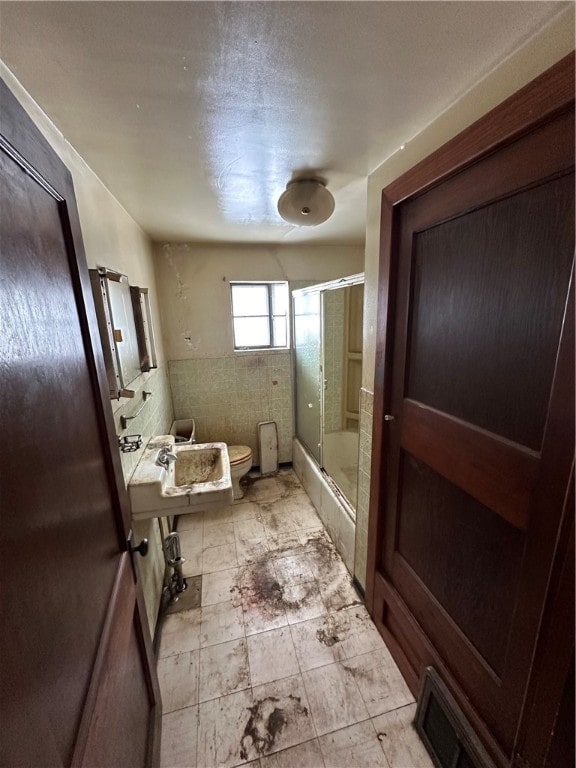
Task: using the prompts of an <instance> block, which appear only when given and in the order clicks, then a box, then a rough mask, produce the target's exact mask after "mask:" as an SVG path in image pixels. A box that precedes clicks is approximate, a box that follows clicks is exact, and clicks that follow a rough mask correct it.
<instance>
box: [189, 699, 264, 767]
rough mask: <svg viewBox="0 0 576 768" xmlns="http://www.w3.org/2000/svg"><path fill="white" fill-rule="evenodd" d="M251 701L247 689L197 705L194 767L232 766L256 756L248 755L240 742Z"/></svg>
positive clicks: (248, 716) (248, 715) (247, 720)
mask: <svg viewBox="0 0 576 768" xmlns="http://www.w3.org/2000/svg"><path fill="white" fill-rule="evenodd" d="M252 704H253V698H252V690H251V689H247V690H245V691H239V692H238V693H231V694H229V695H228V696H222V697H220V698H219V699H211V700H210V701H205V702H203V703H202V704H199V705H198V753H197V759H196V765H197V766H198V768H212V767H214V768H215V767H216V766H221V767H222V768H232V766H235V765H242V764H243V763H247V762H248V761H249V760H252V759H253V758H255V757H257V755H256V754H251V755H250V756H249V755H248V753H247V752H246V751H245V749H244V747H243V744H242V740H243V738H244V731H245V728H246V725H247V723H248V722H249V720H250V716H251V714H250V713H251V707H252ZM182 765H185V766H186V768H189V767H188V765H187V764H186V763H183V764H182Z"/></svg>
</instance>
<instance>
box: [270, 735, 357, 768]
mask: <svg viewBox="0 0 576 768" xmlns="http://www.w3.org/2000/svg"><path fill="white" fill-rule="evenodd" d="M260 765H261V766H262V768H324V758H323V757H322V751H321V749H320V745H319V743H318V739H312V740H311V741H306V742H305V743H304V744H298V745H297V746H295V747H290V748H289V749H284V750H282V752H276V753H275V754H273V755H268V756H266V757H262V758H261V760H260ZM328 768H330V766H329V767H328ZM346 768H352V767H351V766H350V765H348V766H347V767H346Z"/></svg>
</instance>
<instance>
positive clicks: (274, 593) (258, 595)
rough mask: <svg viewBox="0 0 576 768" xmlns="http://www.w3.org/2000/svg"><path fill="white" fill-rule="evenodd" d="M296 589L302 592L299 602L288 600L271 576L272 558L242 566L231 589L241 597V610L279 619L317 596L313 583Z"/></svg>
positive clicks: (273, 575) (263, 558)
mask: <svg viewBox="0 0 576 768" xmlns="http://www.w3.org/2000/svg"><path fill="white" fill-rule="evenodd" d="M297 586H298V587H300V588H301V589H302V590H303V591H302V594H301V596H300V597H299V599H298V600H290V599H288V598H287V597H286V595H285V592H284V588H283V587H282V585H281V584H279V582H278V579H277V577H276V574H275V573H274V566H273V563H272V559H271V558H270V557H269V556H266V557H262V558H259V559H258V560H256V561H255V562H254V563H249V564H248V565H246V566H244V568H242V569H241V570H240V572H239V573H238V575H237V577H236V587H233V589H238V591H239V592H240V594H241V595H242V604H243V606H244V610H250V609H254V610H258V611H260V612H261V613H263V614H266V615H269V616H278V615H280V614H282V613H283V612H284V611H287V610H288V611H295V610H297V609H299V608H302V607H305V606H307V605H308V603H309V601H310V599H311V598H312V597H313V596H315V595H316V589H315V587H316V584H315V582H309V583H306V584H298V585H297Z"/></svg>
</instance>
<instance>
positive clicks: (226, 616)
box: [200, 601, 244, 648]
mask: <svg viewBox="0 0 576 768" xmlns="http://www.w3.org/2000/svg"><path fill="white" fill-rule="evenodd" d="M200 610H201V623H200V647H202V648H204V647H205V646H207V645H216V644H217V643H226V642H228V640H236V639H237V638H239V637H243V636H244V622H243V619H242V608H240V607H239V606H236V604H235V603H234V602H232V601H228V602H225V603H215V604H214V605H207V606H204V607H203V608H201V609H200Z"/></svg>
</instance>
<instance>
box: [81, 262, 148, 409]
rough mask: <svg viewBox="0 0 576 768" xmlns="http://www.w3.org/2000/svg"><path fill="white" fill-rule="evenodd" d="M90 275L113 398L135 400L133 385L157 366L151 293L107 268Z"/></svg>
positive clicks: (92, 271)
mask: <svg viewBox="0 0 576 768" xmlns="http://www.w3.org/2000/svg"><path fill="white" fill-rule="evenodd" d="M89 271H90V281H91V283H92V292H93V294H94V303H95V306H96V317H97V318H98V329H99V331H100V339H101V341H102V352H103V355H104V362H105V365H106V375H107V378H108V388H109V391H110V397H111V398H112V399H115V400H118V399H119V398H121V397H133V395H134V392H133V391H132V390H130V388H129V386H130V384H131V383H132V382H133V381H134V380H135V379H136V378H137V377H138V376H139V375H140V373H142V372H143V371H149V370H150V369H152V368H156V364H157V363H156V350H155V345H154V331H153V327H152V317H151V314H150V297H149V294H148V289H147V288H139V287H137V286H131V285H130V284H129V282H128V278H127V277H126V275H122V274H120V273H119V272H114V271H112V270H110V269H106V268H105V267H98V268H97V269H91V270H89Z"/></svg>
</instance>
